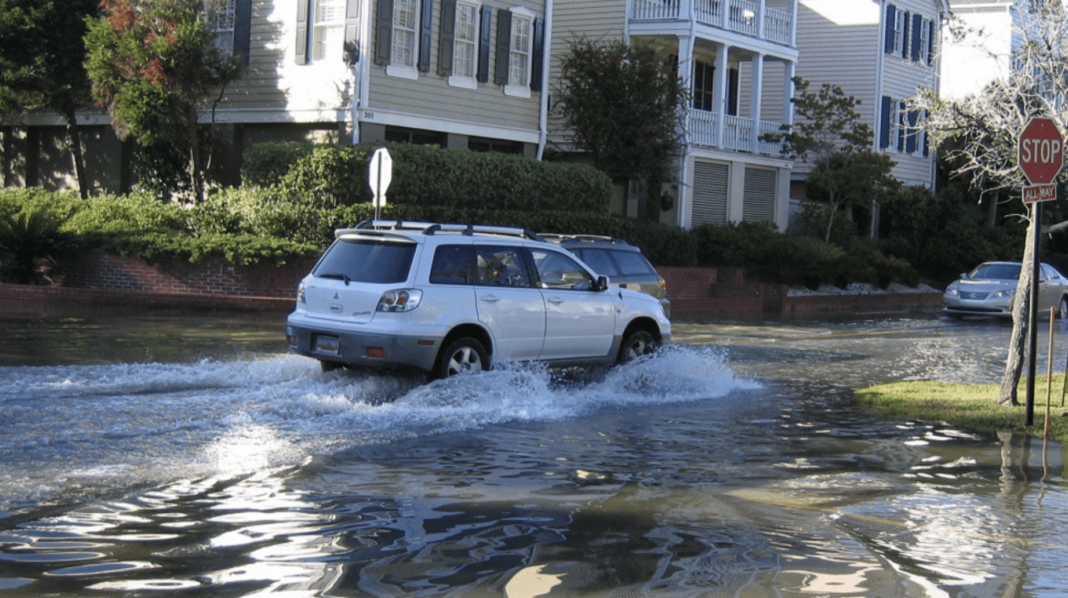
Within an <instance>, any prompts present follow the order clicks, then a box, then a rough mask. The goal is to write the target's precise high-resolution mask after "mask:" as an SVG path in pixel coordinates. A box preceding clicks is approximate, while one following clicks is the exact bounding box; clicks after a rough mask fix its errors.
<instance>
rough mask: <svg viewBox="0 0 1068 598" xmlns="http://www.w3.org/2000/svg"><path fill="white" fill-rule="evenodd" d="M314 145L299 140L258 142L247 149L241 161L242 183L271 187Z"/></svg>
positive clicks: (308, 152) (250, 185) (243, 184)
mask: <svg viewBox="0 0 1068 598" xmlns="http://www.w3.org/2000/svg"><path fill="white" fill-rule="evenodd" d="M313 147H314V146H313V145H312V144H310V143H303V142H299V141H282V142H272V143H257V144H255V145H253V146H252V147H250V148H248V149H247V150H245V153H244V154H243V156H242V161H241V184H242V186H244V187H271V186H274V185H277V184H279V183H280V182H281V181H282V175H284V174H285V173H286V172H288V171H289V169H290V168H291V167H292V166H293V164H295V163H296V162H297V161H298V160H300V159H301V158H304V157H305V156H307V155H308V154H310V153H311V151H312V148H313Z"/></svg>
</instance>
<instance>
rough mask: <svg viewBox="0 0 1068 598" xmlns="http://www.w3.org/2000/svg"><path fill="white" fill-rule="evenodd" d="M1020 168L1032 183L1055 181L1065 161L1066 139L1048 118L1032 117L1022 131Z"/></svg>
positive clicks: (1019, 145) (1043, 183)
mask: <svg viewBox="0 0 1068 598" xmlns="http://www.w3.org/2000/svg"><path fill="white" fill-rule="evenodd" d="M1017 149H1018V152H1019V156H1018V158H1019V160H1020V168H1021V169H1022V170H1023V173H1024V176H1025V177H1027V180H1028V182H1030V183H1031V184H1032V185H1046V184H1049V183H1052V182H1053V179H1054V178H1056V177H1057V173H1058V172H1060V171H1061V165H1062V164H1063V163H1064V157H1063V152H1064V139H1063V138H1062V137H1061V132H1060V131H1058V130H1057V125H1056V124H1055V123H1054V122H1053V121H1052V120H1050V119H1048V118H1032V119H1031V120H1030V121H1028V123H1027V126H1026V127H1024V129H1023V131H1021V132H1020V141H1019V144H1018V148H1017Z"/></svg>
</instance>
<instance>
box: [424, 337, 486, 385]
mask: <svg viewBox="0 0 1068 598" xmlns="http://www.w3.org/2000/svg"><path fill="white" fill-rule="evenodd" d="M489 366H490V361H489V355H488V354H487V353H486V348H485V347H483V346H482V343H480V342H478V341H477V340H475V339H473V338H466V337H465V338H459V339H456V340H455V341H453V342H452V343H450V344H449V346H448V347H446V348H445V350H444V351H443V352H442V353H441V358H440V359H438V367H437V368H436V369H435V371H434V375H435V376H436V377H437V378H448V377H449V376H455V375H456V374H462V373H465V372H481V371H483V370H488V369H489Z"/></svg>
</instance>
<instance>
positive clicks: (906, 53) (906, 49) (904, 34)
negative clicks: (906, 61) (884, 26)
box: [901, 11, 909, 58]
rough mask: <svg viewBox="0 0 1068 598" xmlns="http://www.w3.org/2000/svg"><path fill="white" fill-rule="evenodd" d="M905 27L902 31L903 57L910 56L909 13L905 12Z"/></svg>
mask: <svg viewBox="0 0 1068 598" xmlns="http://www.w3.org/2000/svg"><path fill="white" fill-rule="evenodd" d="M901 23H902V25H904V29H902V31H901V57H902V58H908V57H909V13H908V12H907V11H906V12H905V17H904V18H903V19H901Z"/></svg>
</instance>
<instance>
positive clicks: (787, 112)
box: [782, 62, 797, 125]
mask: <svg viewBox="0 0 1068 598" xmlns="http://www.w3.org/2000/svg"><path fill="white" fill-rule="evenodd" d="M785 65H786V68H785V69H784V70H785V71H786V72H785V73H784V74H783V78H784V79H785V80H784V81H783V82H782V89H783V98H782V124H784V125H792V124H794V103H793V102H792V101H791V100H792V99H793V97H794V71H795V70H796V69H797V65H796V64H794V63H793V62H787V63H785Z"/></svg>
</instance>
